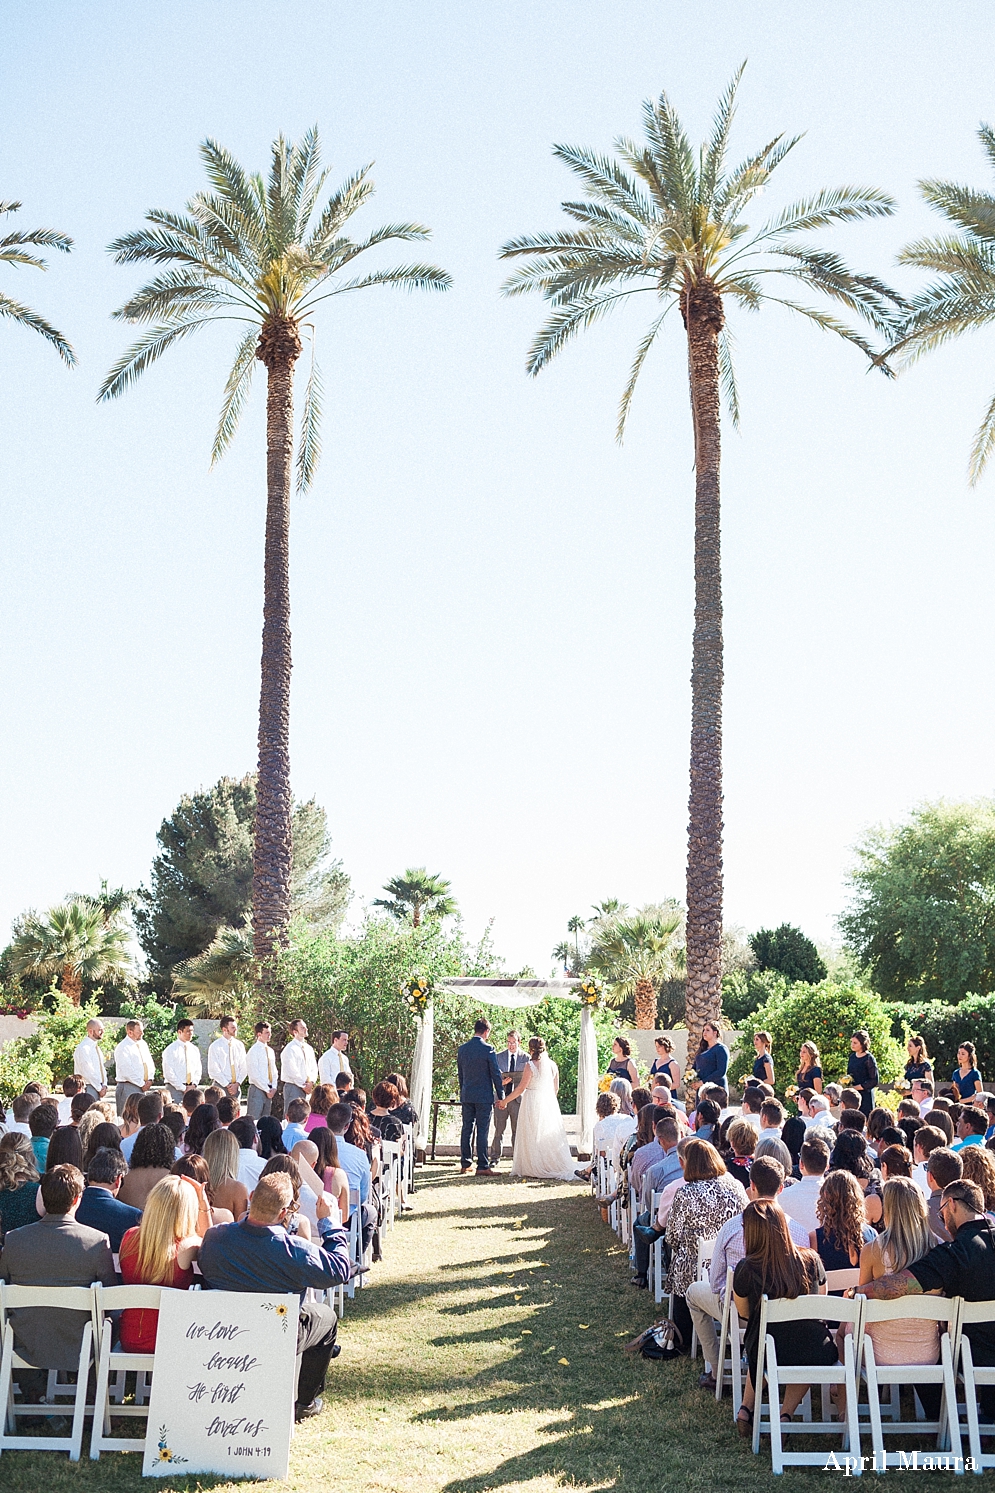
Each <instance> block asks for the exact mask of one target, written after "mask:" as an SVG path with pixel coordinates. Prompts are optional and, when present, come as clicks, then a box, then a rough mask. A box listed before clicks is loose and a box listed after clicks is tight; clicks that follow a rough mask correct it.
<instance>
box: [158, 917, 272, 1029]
mask: <svg viewBox="0 0 995 1493" xmlns="http://www.w3.org/2000/svg"><path fill="white" fill-rule="evenodd" d="M253 964H254V959H253V942H252V929H251V927H242V928H228V927H223V928H219V929H218V931H217V933H216V934H215V935H214V938H213V939H212V940H211V942H210V944H209V945H208V946H207V948H206V949H205V950H204V952H203V953H202V954H197V955H196V956H195V957H194V958H193V959H184V960H183V961H182V963H180V964H177V965H176V966H175V967H174V969H173V990H172V994H173V995H174V996H175V998H176V999H177V1000H180V1001H182V1002H183V1003H184V1005H185V1006H186V1008H187V1010H188V1012H189V1013H190V1014H191V1015H195V1016H216V1015H218V1014H219V1010H218V1000H219V997H221V996H222V995H231V994H235V993H237V992H241V991H244V989H245V987H246V985H247V983H248V982H249V981H251V979H252V972H253ZM268 1014H269V1013H267V1015H268Z"/></svg>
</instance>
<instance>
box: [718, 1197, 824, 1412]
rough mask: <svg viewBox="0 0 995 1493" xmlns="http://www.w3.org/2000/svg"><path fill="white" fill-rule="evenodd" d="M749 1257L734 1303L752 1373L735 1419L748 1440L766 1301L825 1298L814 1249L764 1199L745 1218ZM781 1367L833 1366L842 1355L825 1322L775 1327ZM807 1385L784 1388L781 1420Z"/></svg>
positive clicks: (739, 1269) (736, 1281)
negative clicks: (799, 1243) (802, 1244)
mask: <svg viewBox="0 0 995 1493" xmlns="http://www.w3.org/2000/svg"><path fill="white" fill-rule="evenodd" d="M743 1246H744V1250H745V1253H744V1255H743V1258H742V1259H741V1260H740V1262H739V1264H738V1265H737V1266H736V1271H735V1274H734V1275H733V1280H732V1289H733V1301H734V1305H735V1308H736V1310H737V1311H738V1312H739V1315H740V1316H741V1317H746V1319H747V1325H746V1336H745V1338H744V1344H745V1347H746V1354H747V1358H748V1360H749V1365H750V1373H749V1377H748V1379H747V1381H746V1384H745V1386H744V1388H743V1403H742V1406H741V1407H740V1411H739V1415H738V1416H737V1418H736V1419H737V1425H738V1427H739V1432H740V1435H742V1436H749V1434H750V1428H751V1426H752V1424H753V1410H754V1406H755V1404H756V1386H757V1375H758V1367H757V1359H758V1357H759V1350H760V1311H761V1303H762V1301H763V1298H764V1296H767V1297H769V1298H770V1299H771V1300H772V1301H784V1300H787V1301H796V1300H797V1299H798V1297H799V1296H814V1295H817V1294H824V1293H825V1286H826V1272H825V1270H824V1268H823V1265H822V1261H821V1260H820V1259H819V1256H818V1255H817V1254H816V1253H815V1251H814V1250H811V1249H798V1248H796V1246H795V1243H794V1240H793V1239H792V1238H791V1234H790V1233H789V1231H788V1220H787V1218H786V1217H785V1215H784V1213H783V1212H782V1210H781V1208H780V1207H779V1206H778V1205H777V1203H776V1202H775V1201H774V1200H773V1199H767V1198H760V1199H758V1200H757V1201H756V1202H755V1203H750V1204H748V1206H747V1207H746V1209H745V1211H744V1213H743ZM768 1331H769V1332H770V1335H771V1337H772V1338H773V1339H774V1344H775V1347H776V1348H777V1356H778V1358H779V1360H780V1361H781V1362H782V1363H790V1364H813V1365H815V1364H830V1363H836V1362H837V1361H838V1358H839V1354H838V1353H837V1350H836V1343H835V1341H834V1339H833V1336H832V1334H831V1333H830V1331H829V1329H828V1328H827V1326H826V1324H825V1322H819V1321H809V1322H772V1323H771V1324H770V1326H769V1328H768ZM808 1389H809V1386H808V1385H807V1384H787V1385H785V1387H784V1402H783V1404H782V1406H781V1415H782V1416H791V1415H793V1414H794V1412H795V1410H796V1409H797V1408H798V1406H799V1405H800V1404H801V1402H802V1400H803V1399H804V1398H805V1395H806V1394H807V1393H808Z"/></svg>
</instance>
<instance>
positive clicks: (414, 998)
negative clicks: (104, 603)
mask: <svg viewBox="0 0 995 1493" xmlns="http://www.w3.org/2000/svg"><path fill="white" fill-rule="evenodd" d="M401 995H402V996H403V997H404V1003H405V1005H406V1006H407V1008H408V1010H409V1011H410V1012H411V1014H412V1016H424V1015H425V1012H426V1011H427V1010H428V1003H429V1000H430V999H431V996H432V987H431V985H430V984H429V982H428V981H427V980H426V978H425V976H424V975H412V976H411V978H410V980H402V981H401Z"/></svg>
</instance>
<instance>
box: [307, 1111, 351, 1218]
mask: <svg viewBox="0 0 995 1493" xmlns="http://www.w3.org/2000/svg"><path fill="white" fill-rule="evenodd" d="M311 1143H312V1145H313V1146H314V1147H315V1148H316V1150H317V1152H318V1155H317V1158H316V1160H315V1161H314V1163H313V1165H314V1170H315V1171H316V1173H317V1174H318V1176H319V1177H320V1178H321V1182H322V1186H323V1187H324V1190H325V1191H326V1192H327V1193H328V1194H329V1196H330V1197H333V1198H334V1199H335V1201H336V1202H337V1203H338V1205H339V1212H340V1213H341V1215H342V1222H343V1224H346V1223H348V1222H349V1178H348V1177H347V1176H346V1174H345V1171H344V1170H343V1168H342V1167H341V1166H340V1165H339V1143H338V1141H337V1140H336V1138H335V1136H334V1135H333V1134H332V1132H331V1131H330V1130H329V1128H328V1126H327V1125H323V1126H322V1128H321V1129H320V1130H316V1131H315V1132H314V1134H313V1135H312V1136H311Z"/></svg>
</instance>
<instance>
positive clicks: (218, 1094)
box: [204, 1083, 225, 1109]
mask: <svg viewBox="0 0 995 1493" xmlns="http://www.w3.org/2000/svg"><path fill="white" fill-rule="evenodd" d="M224 1097H225V1091H224V1089H219V1088H218V1086H217V1084H216V1083H209V1084H208V1086H207V1088H206V1089H205V1090H204V1103H205V1104H213V1105H214V1108H215V1109H217V1107H218V1103H219V1101H220V1100H222V1099H224Z"/></svg>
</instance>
